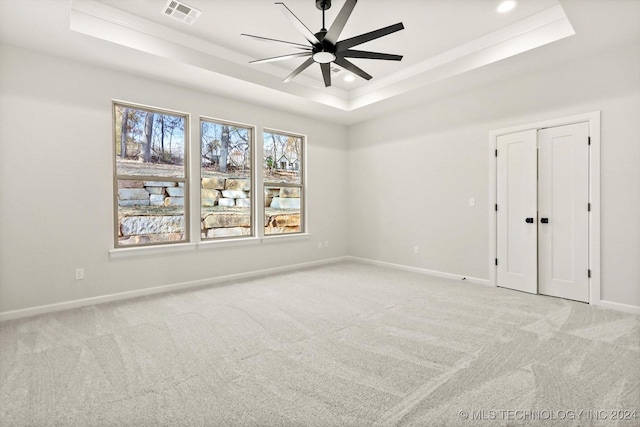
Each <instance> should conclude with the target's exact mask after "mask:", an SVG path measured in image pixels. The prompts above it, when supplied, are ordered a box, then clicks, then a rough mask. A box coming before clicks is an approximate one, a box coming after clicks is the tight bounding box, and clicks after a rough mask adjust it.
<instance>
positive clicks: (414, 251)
mask: <svg viewBox="0 0 640 427" xmlns="http://www.w3.org/2000/svg"><path fill="white" fill-rule="evenodd" d="M413 253H414V254H419V253H420V247H418V246H414V247H413Z"/></svg>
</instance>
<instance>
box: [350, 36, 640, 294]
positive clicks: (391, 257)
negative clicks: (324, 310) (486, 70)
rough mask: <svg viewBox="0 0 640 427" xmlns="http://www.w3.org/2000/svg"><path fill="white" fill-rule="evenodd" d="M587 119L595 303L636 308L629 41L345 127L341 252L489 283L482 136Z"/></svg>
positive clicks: (636, 95)
mask: <svg viewBox="0 0 640 427" xmlns="http://www.w3.org/2000/svg"><path fill="white" fill-rule="evenodd" d="M596 110H601V111H602V131H601V136H602V149H601V156H602V160H601V174H602V180H601V192H602V195H601V203H602V210H601V213H602V223H601V232H602V237H601V256H602V276H601V283H602V295H601V299H602V300H606V301H611V302H616V303H622V304H627V305H634V306H640V166H639V165H640V119H639V118H640V46H638V43H634V44H633V45H628V46H619V47H617V48H615V49H610V50H609V51H607V52H602V53H601V54H600V55H598V56H595V57H592V56H590V57H589V58H585V59H584V60H579V61H575V60H574V61H572V62H568V63H565V64H559V65H558V64H556V65H554V66H553V68H550V69H546V70H545V69H543V70H541V71H536V72H532V73H530V74H525V75H522V76H519V77H518V78H515V79H512V80H508V81H504V82H501V83H500V84H496V85H494V86H490V87H484V88H481V89H477V90H474V91H471V92H469V93H465V94H461V95H458V96H455V97H452V98H448V99H445V100H440V101H437V102H434V103H431V104H427V105H423V106H420V107H418V108H414V109H411V110H408V111H403V112H401V113H398V114H394V115H392V116H389V117H384V118H381V119H378V120H373V121H370V122H366V123H362V124H360V125H357V126H353V127H351V128H350V129H349V184H350V187H349V196H350V197H349V200H350V204H349V207H350V210H349V213H350V232H351V235H350V239H349V242H350V247H349V253H350V254H351V255H354V256H358V257H363V258H370V259H374V260H379V261H385V262H392V263H397V264H402V265H406V266H412V267H418V268H423V269H428V270H435V271H439V272H445V273H452V274H459V275H463V276H467V277H469V276H470V277H476V278H481V279H488V278H489V268H490V265H489V263H488V251H489V233H488V221H489V207H490V206H493V203H494V201H493V200H488V182H489V152H488V150H489V143H488V135H489V132H490V131H491V130H493V129H500V128H507V127H511V126H516V125H520V124H526V123H533V122H537V121H540V120H546V119H553V118H557V117H564V116H570V115H574V114H579V113H586V112H591V111H596ZM470 197H474V198H475V199H476V206H475V207H469V205H468V201H469V198H470ZM414 246H419V247H420V253H419V254H417V255H416V254H414V253H413V247H414Z"/></svg>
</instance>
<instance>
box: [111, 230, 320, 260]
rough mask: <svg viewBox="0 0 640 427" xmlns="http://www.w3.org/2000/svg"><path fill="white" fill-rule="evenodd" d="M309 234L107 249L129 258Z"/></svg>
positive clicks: (114, 255) (114, 256) (115, 255)
mask: <svg viewBox="0 0 640 427" xmlns="http://www.w3.org/2000/svg"><path fill="white" fill-rule="evenodd" d="M309 239H311V234H309V233H300V234H298V233H296V234H278V235H275V236H265V237H247V238H239V239H221V240H215V241H213V240H211V241H205V242H199V243H176V244H169V245H161V246H142V247H135V248H117V249H110V250H109V258H112V259H117V258H130V257H135V256H146V255H160V254H170V253H175V252H186V251H193V250H210V249H218V248H228V247H233V246H245V245H256V244H260V243H267V244H269V243H282V242H291V241H296V240H309Z"/></svg>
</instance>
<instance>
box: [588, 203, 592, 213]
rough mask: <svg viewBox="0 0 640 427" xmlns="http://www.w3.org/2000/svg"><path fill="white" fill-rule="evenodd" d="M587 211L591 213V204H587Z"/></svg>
mask: <svg viewBox="0 0 640 427" xmlns="http://www.w3.org/2000/svg"><path fill="white" fill-rule="evenodd" d="M587 211H588V212H591V203H587Z"/></svg>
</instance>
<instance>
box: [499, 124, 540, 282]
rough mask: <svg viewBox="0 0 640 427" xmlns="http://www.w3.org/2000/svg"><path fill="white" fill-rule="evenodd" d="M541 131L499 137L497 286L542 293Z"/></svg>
mask: <svg viewBox="0 0 640 427" xmlns="http://www.w3.org/2000/svg"><path fill="white" fill-rule="evenodd" d="M536 139H537V131H536V130H535V129H533V130H528V131H524V132H518V133H513V134H509V135H503V136H500V137H498V140H497V148H498V158H497V185H498V187H497V189H496V190H497V200H498V212H497V232H498V240H497V253H498V272H497V284H498V286H502V287H505V288H510V289H515V290H518V291H524V292H530V293H533V294H535V293H537V292H538V260H537V252H538V237H537V234H538V233H537V215H536V210H537V149H536Z"/></svg>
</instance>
